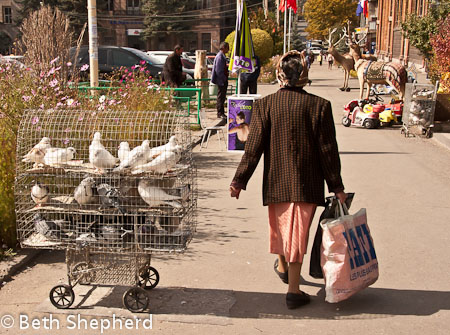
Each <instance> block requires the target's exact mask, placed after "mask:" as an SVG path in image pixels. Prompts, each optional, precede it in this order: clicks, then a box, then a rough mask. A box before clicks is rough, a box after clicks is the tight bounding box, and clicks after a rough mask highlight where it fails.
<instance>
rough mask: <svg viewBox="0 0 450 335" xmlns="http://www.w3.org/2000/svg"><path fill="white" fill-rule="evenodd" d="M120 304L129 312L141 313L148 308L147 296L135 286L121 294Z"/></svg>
mask: <svg viewBox="0 0 450 335" xmlns="http://www.w3.org/2000/svg"><path fill="white" fill-rule="evenodd" d="M122 302H123V305H124V306H125V307H126V308H127V309H128V310H129V311H131V312H134V313H137V312H143V311H144V310H146V309H147V307H148V295H147V292H146V291H145V290H144V289H142V288H140V287H138V286H135V287H132V288H130V289H129V290H127V291H126V292H125V293H124V294H123V297H122Z"/></svg>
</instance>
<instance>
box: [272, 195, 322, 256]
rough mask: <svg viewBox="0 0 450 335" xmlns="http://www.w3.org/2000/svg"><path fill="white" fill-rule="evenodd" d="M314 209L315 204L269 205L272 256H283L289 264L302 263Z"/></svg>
mask: <svg viewBox="0 0 450 335" xmlns="http://www.w3.org/2000/svg"><path fill="white" fill-rule="evenodd" d="M316 207H317V205H316V204H311V203H307V202H282V203H276V204H269V225H270V228H269V229H270V242H269V248H270V252H271V253H272V254H277V255H283V256H284V257H285V258H286V261H287V262H289V263H303V256H304V255H305V254H306V249H307V247H308V237H309V228H310V226H311V222H312V219H313V217H314V213H315V212H316Z"/></svg>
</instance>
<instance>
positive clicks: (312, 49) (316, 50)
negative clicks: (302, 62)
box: [309, 47, 322, 56]
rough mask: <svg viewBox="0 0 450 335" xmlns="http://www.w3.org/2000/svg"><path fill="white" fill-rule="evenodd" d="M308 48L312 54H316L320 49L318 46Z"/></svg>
mask: <svg viewBox="0 0 450 335" xmlns="http://www.w3.org/2000/svg"><path fill="white" fill-rule="evenodd" d="M309 50H310V51H311V52H312V53H313V55H315V56H317V55H318V54H320V52H321V51H322V48H320V47H311V48H309Z"/></svg>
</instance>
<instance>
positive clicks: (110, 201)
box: [97, 184, 125, 214]
mask: <svg viewBox="0 0 450 335" xmlns="http://www.w3.org/2000/svg"><path fill="white" fill-rule="evenodd" d="M97 192H98V195H99V196H100V201H101V203H102V205H103V206H104V207H107V208H112V207H114V208H117V209H118V210H119V211H120V213H122V214H124V213H125V212H124V210H123V208H122V206H121V203H122V199H121V198H122V195H121V193H120V191H119V190H118V189H117V188H114V187H112V186H111V185H109V184H100V185H98V186H97Z"/></svg>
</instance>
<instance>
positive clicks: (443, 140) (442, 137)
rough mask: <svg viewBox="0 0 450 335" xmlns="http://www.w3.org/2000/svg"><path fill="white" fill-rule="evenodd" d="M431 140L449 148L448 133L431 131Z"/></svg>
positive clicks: (449, 136) (449, 138)
mask: <svg viewBox="0 0 450 335" xmlns="http://www.w3.org/2000/svg"><path fill="white" fill-rule="evenodd" d="M432 139H433V141H434V142H436V143H437V144H439V145H441V146H443V147H445V148H447V149H448V150H450V134H447V133H433V138H432Z"/></svg>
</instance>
